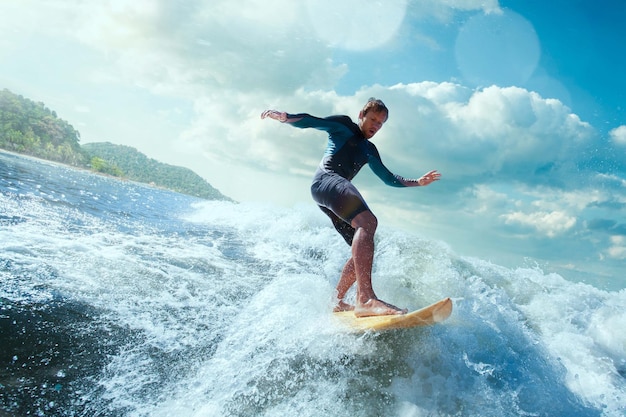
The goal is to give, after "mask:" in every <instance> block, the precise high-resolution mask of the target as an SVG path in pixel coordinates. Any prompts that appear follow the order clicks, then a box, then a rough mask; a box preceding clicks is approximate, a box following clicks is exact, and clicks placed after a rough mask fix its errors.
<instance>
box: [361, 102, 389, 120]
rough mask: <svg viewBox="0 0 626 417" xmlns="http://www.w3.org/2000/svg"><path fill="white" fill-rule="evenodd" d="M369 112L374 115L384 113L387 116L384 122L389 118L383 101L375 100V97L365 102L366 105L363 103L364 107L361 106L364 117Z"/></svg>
mask: <svg viewBox="0 0 626 417" xmlns="http://www.w3.org/2000/svg"><path fill="white" fill-rule="evenodd" d="M370 110H371V111H373V112H376V113H378V112H385V113H386V114H387V117H386V119H385V120H387V119H388V118H389V109H388V108H387V106H385V103H383V101H382V100H380V99H377V98H375V97H370V98H369V100H367V103H365V106H363V110H361V111H362V112H363V116H365V115H366V114H367V112H368V111H370Z"/></svg>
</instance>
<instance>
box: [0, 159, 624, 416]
mask: <svg viewBox="0 0 626 417" xmlns="http://www.w3.org/2000/svg"><path fill="white" fill-rule="evenodd" d="M271 199H272V198H271V195H270V196H268V201H271ZM347 257H348V247H347V246H346V245H345V243H343V241H342V240H341V239H340V238H339V237H338V235H336V234H335V232H334V230H333V229H332V228H331V227H330V225H329V224H328V222H327V221H326V219H325V218H324V216H323V214H322V213H321V212H319V211H318V210H317V209H316V208H315V207H314V205H313V204H312V203H311V204H310V205H303V206H301V207H300V206H298V207H294V208H292V209H285V208H279V207H276V206H273V205H272V204H271V203H267V204H247V203H246V204H235V203H228V202H219V201H202V200H199V199H195V198H192V197H188V196H184V195H180V194H175V193H172V192H168V191H165V190H160V189H156V188H151V187H147V186H144V185H140V184H137V183H132V182H124V181H119V180H116V179H112V178H107V177H103V176H98V175H94V174H92V173H89V172H84V171H79V170H75V169H71V168H68V167H65V166H61V165H57V164H53V163H47V162H42V161H38V160H33V159H29V158H24V157H19V156H15V155H11V154H5V153H0V342H1V344H2V349H1V361H2V365H1V367H0V416H27V415H31V416H89V417H92V416H116V417H117V416H150V417H158V416H163V417H165V416H168V417H169V416H184V417H187V416H189V417H193V416H281V417H283V416H298V417H307V416H335V417H340V416H346V417H348V416H349V417H356V416H403V417H422V416H483V417H484V416H494V417H495V416H497V417H502V416H551V417H554V416H567V417H575V416H624V415H625V414H626V309H625V306H626V290H622V291H619V292H611V291H606V290H602V289H599V288H596V287H593V286H591V285H588V284H583V283H575V282H571V281H568V280H567V279H566V277H562V276H559V275H556V274H547V273H544V272H543V271H542V270H540V269H538V268H528V267H520V268H518V269H511V268H505V267H501V266H498V265H494V264H493V263H490V262H487V261H485V260H481V259H475V258H467V257H463V256H462V255H460V254H456V253H454V252H452V251H451V250H450V249H449V248H448V247H447V246H446V245H445V244H444V243H441V242H433V241H429V240H427V239H424V238H422V237H420V236H416V235H411V234H406V233H404V232H402V231H398V230H393V229H386V228H384V227H383V226H382V225H381V228H380V229H379V233H378V236H377V252H376V260H375V270H374V275H375V277H374V286H375V288H376V290H377V292H378V295H379V296H380V297H381V298H383V299H385V300H388V301H390V302H393V303H394V304H397V305H400V306H406V307H409V308H411V309H414V308H419V307H422V306H424V305H427V304H430V303H432V302H434V301H437V300H439V299H441V298H443V297H446V296H450V297H452V298H453V300H454V303H455V309H454V311H453V313H452V316H451V317H450V319H448V320H447V321H446V322H444V323H443V324H440V325H436V326H432V327H427V328H416V329H408V330H402V331H395V332H388V333H382V334H372V333H365V334H350V333H348V332H347V331H345V329H343V328H342V327H341V325H340V324H339V323H337V322H336V321H335V320H333V317H332V314H330V309H331V298H332V295H333V289H334V286H335V284H336V281H337V278H338V276H339V272H340V269H341V267H342V266H343V263H344V262H345V260H346V259H347Z"/></svg>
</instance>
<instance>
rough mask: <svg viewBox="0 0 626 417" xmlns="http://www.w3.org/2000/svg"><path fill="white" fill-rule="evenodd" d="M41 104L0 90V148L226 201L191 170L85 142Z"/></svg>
mask: <svg viewBox="0 0 626 417" xmlns="http://www.w3.org/2000/svg"><path fill="white" fill-rule="evenodd" d="M79 142H80V133H79V132H78V131H77V130H75V129H74V128H73V127H72V125H70V124H69V123H68V122H66V121H65V120H62V119H60V118H59V117H58V116H57V114H56V113H55V112H54V111H52V110H50V109H48V108H47V107H46V106H45V105H44V104H43V103H35V102H34V101H32V100H29V99H27V98H24V97H22V96H20V95H17V94H13V93H12V92H10V91H9V90H7V89H4V90H2V91H0V149H6V150H8V151H11V152H16V153H21V154H26V155H31V156H35V157H39V158H43V159H47V160H51V161H56V162H62V163H65V164H68V165H73V166H77V167H81V168H90V169H92V170H93V171H96V172H101V173H104V174H109V175H113V176H116V177H121V178H126V179H129V180H133V181H137V182H143V183H146V184H153V185H156V186H159V187H162V188H166V189H169V190H172V191H176V192H180V193H183V194H189V195H193V196H196V197H200V198H205V199H210V200H230V198H228V197H226V196H224V195H223V194H222V193H220V192H219V191H218V190H217V189H215V188H213V187H212V186H211V184H209V183H208V182H206V181H205V180H204V179H202V177H200V176H199V175H197V174H196V173H194V172H193V171H191V170H190V169H187V168H183V167H177V166H173V165H167V164H164V163H161V162H158V161H156V160H154V159H149V158H148V157H147V156H146V155H144V154H142V153H141V152H139V151H138V150H136V149H134V148H131V147H129V146H122V145H113V144H111V143H90V144H86V145H83V146H81V145H80V144H79Z"/></svg>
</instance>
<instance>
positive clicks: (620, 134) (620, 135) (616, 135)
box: [609, 125, 626, 146]
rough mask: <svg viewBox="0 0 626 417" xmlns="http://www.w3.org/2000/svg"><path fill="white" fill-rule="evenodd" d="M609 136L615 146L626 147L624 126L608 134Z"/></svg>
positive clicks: (625, 128) (625, 127) (625, 129)
mask: <svg viewBox="0 0 626 417" xmlns="http://www.w3.org/2000/svg"><path fill="white" fill-rule="evenodd" d="M609 136H610V137H611V140H612V141H613V143H615V144H616V145H620V146H626V126H624V125H622V126H619V127H616V128H615V129H613V130H611V131H610V132H609Z"/></svg>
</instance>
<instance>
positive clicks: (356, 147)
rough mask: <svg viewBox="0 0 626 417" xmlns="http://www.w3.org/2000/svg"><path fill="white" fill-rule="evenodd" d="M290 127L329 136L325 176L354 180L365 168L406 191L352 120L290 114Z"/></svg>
mask: <svg viewBox="0 0 626 417" xmlns="http://www.w3.org/2000/svg"><path fill="white" fill-rule="evenodd" d="M286 123H289V124H291V125H292V126H294V127H298V128H301V129H304V128H314V129H318V130H323V131H325V132H327V133H328V144H327V146H326V150H325V152H324V157H323V158H322V161H321V163H320V169H321V170H322V171H323V172H333V173H337V174H339V175H341V176H342V177H343V178H346V179H348V180H352V179H353V178H354V177H355V176H356V174H357V173H358V172H359V171H360V169H361V168H362V167H363V165H365V164H369V166H370V168H371V169H372V171H373V172H374V174H376V176H378V177H379V178H380V179H381V180H382V181H383V182H384V183H385V184H387V185H390V186H392V187H406V186H407V185H406V183H405V182H404V181H403V180H404V179H403V178H402V177H400V176H398V175H395V174H393V173H392V172H391V171H389V169H387V167H385V165H383V163H382V160H381V158H380V154H379V153H378V150H377V149H376V146H374V144H373V143H371V142H370V141H369V140H367V139H365V137H364V136H363V133H362V132H361V130H360V129H359V126H358V125H356V124H355V123H354V122H353V121H352V120H351V119H350V118H349V117H348V116H330V117H326V118H319V117H315V116H311V115H310V114H307V113H298V114H289V113H288V114H287V120H286Z"/></svg>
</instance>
